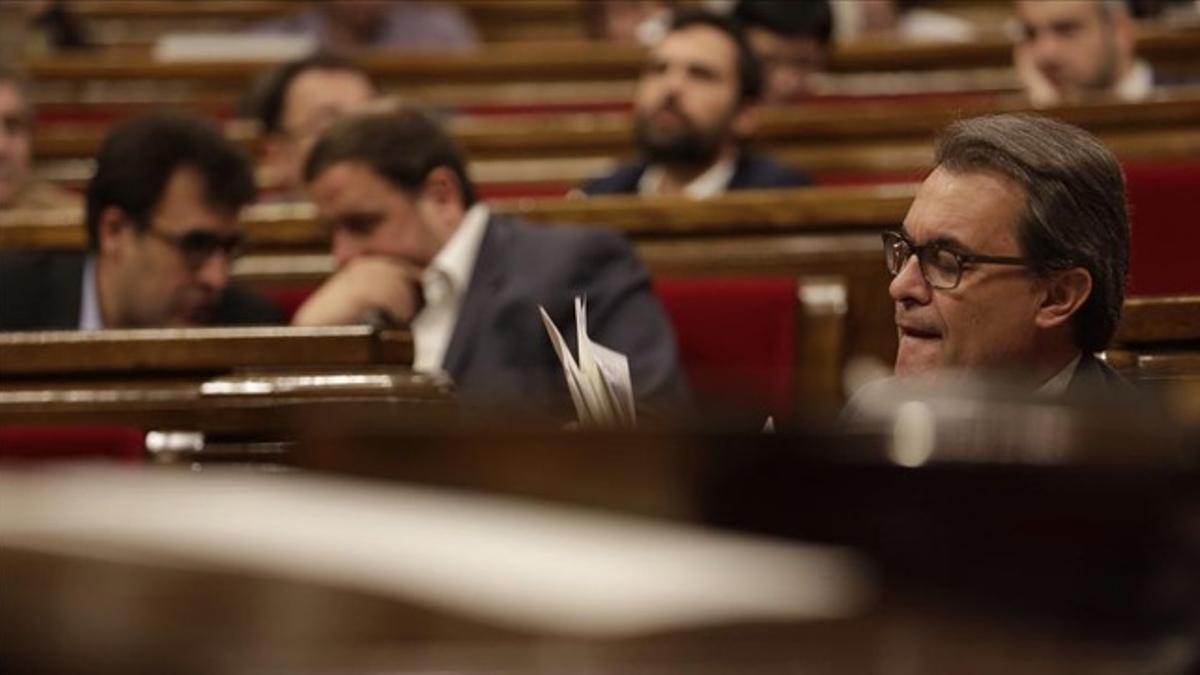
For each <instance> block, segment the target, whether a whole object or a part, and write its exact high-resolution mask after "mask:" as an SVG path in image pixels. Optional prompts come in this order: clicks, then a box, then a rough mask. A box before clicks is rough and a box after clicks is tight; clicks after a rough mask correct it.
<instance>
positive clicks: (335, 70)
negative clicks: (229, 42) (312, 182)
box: [254, 54, 378, 200]
mask: <svg viewBox="0 0 1200 675" xmlns="http://www.w3.org/2000/svg"><path fill="white" fill-rule="evenodd" d="M377 94H378V91H377V89H376V87H375V83H374V82H372V81H371V77H370V75H368V74H367V72H366V71H364V70H363V69H361V68H359V67H358V66H356V65H354V63H353V62H351V61H349V60H346V59H343V58H340V57H338V56H333V55H331V54H317V55H314V56H310V57H308V58H304V59H300V60H298V61H292V62H290V63H287V64H284V65H282V66H280V67H279V68H277V69H275V70H273V71H271V72H270V73H269V74H268V76H267V78H266V80H265V81H264V83H263V87H262V90H261V91H259V92H256V95H255V96H254V98H255V99H256V101H255V103H254V107H255V114H256V117H257V118H258V121H259V125H260V126H261V128H262V135H263V139H262V159H261V168H262V174H263V175H262V182H263V184H264V185H265V187H266V189H268V190H271V191H272V192H273V194H272V197H273V198H276V199H280V200H298V199H301V198H303V196H304V194H303V192H304V176H303V173H304V160H305V158H306V157H307V156H308V152H309V150H311V149H312V146H313V144H314V143H316V141H317V137H318V136H320V135H321V132H322V131H325V129H327V128H328V127H329V125H330V124H332V123H333V121H334V120H335V119H337V118H338V117H339V116H341V115H344V114H346V113H348V112H353V111H355V110H359V109H361V108H363V106H365V105H366V104H367V103H369V102H370V101H371V100H372V99H374V98H375V96H376V95H377Z"/></svg>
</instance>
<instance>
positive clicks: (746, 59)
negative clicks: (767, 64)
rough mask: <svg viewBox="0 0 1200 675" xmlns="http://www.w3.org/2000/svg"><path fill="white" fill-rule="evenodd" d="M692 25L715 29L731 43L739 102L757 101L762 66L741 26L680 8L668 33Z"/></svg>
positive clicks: (712, 14) (711, 15)
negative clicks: (734, 50)
mask: <svg viewBox="0 0 1200 675" xmlns="http://www.w3.org/2000/svg"><path fill="white" fill-rule="evenodd" d="M694 26H708V27H710V28H715V29H716V30H719V31H721V32H722V33H724V34H725V35H726V36H728V37H729V39H730V40H731V41H733V45H734V48H735V49H736V51H737V71H738V100H739V101H740V102H741V103H743V104H746V103H752V102H754V101H757V100H758V99H759V98H760V97H761V96H762V90H763V76H762V64H761V63H759V60H758V57H757V56H755V54H754V50H753V49H751V48H750V41H749V40H747V39H746V32H745V31H744V30H742V26H741V24H739V23H738V22H737V21H735V20H734V19H731V18H730V17H727V16H724V15H721V14H714V13H713V12H708V11H705V10H702V9H691V8H689V9H682V10H680V11H678V12H676V13H675V14H674V15H673V16H672V17H671V25H670V26H668V28H667V34H668V35H669V34H671V33H674V32H676V31H681V30H684V29H687V28H692V27H694Z"/></svg>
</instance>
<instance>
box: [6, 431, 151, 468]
mask: <svg viewBox="0 0 1200 675" xmlns="http://www.w3.org/2000/svg"><path fill="white" fill-rule="evenodd" d="M145 437H146V435H145V434H144V433H142V430H141V429H135V428H133V427H105V426H95V427H91V426H88V427H51V426H0V460H3V461H11V460H17V461H33V462H37V461H48V460H64V459H116V460H123V461H141V460H142V458H143V457H144V455H145V447H146V446H145Z"/></svg>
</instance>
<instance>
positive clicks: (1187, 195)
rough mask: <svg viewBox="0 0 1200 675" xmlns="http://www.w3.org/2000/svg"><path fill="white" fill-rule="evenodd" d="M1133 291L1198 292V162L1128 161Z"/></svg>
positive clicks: (1130, 283) (1151, 292) (1134, 293)
mask: <svg viewBox="0 0 1200 675" xmlns="http://www.w3.org/2000/svg"><path fill="white" fill-rule="evenodd" d="M1125 178H1126V181H1127V186H1126V187H1127V190H1128V193H1129V211H1130V219H1131V221H1132V230H1133V232H1132V235H1133V236H1132V247H1133V251H1132V261H1131V265H1130V274H1129V293H1130V294H1131V295H1173V294H1183V293H1200V162H1153V163H1151V162H1128V163H1126V164H1125Z"/></svg>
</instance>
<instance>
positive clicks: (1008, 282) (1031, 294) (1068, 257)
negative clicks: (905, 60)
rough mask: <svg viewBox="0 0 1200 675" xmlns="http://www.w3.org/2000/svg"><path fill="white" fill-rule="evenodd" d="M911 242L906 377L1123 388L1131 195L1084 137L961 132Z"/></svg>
mask: <svg viewBox="0 0 1200 675" xmlns="http://www.w3.org/2000/svg"><path fill="white" fill-rule="evenodd" d="M935 166H936V168H935V169H934V170H933V172H932V173H930V175H929V177H928V178H926V180H925V182H924V183H923V184H922V185H921V188H920V190H919V191H918V193H917V195H916V198H915V199H914V200H913V204H912V207H911V208H910V209H909V212H908V215H907V216H906V217H905V219H904V224H903V226H902V228H901V229H900V230H899V231H895V232H887V233H885V234H884V235H883V243H884V253H885V260H886V263H887V266H888V270H889V272H891V274H892V275H893V277H894V278H893V279H892V282H891V285H890V287H889V292H890V294H891V296H892V299H893V300H894V301H895V312H896V315H895V319H896V328H897V331H898V334H899V339H900V344H899V350H898V352H897V354H896V366H895V371H896V374H897V375H898V376H901V377H904V376H911V375H928V374H940V373H942V372H945V371H969V372H971V373H973V374H985V375H996V376H1000V377H1002V378H1004V379H1005V380H1007V381H1017V382H1019V383H1022V384H1023V385H1026V386H1028V387H1029V388H1030V389H1032V390H1036V391H1039V392H1041V393H1044V394H1051V395H1056V394H1064V393H1067V392H1068V390H1069V389H1073V388H1074V387H1076V386H1082V385H1083V384H1084V383H1119V382H1121V381H1120V380H1119V378H1118V376H1117V375H1116V374H1115V373H1113V372H1112V371H1111V370H1109V369H1108V368H1107V367H1106V366H1105V365H1104V364H1103V363H1101V362H1100V361H1098V360H1097V359H1096V358H1095V356H1094V353H1096V352H1098V351H1101V350H1103V349H1104V348H1105V347H1106V346H1107V345H1108V343H1109V341H1110V340H1111V338H1112V335H1113V333H1114V331H1115V330H1116V327H1117V322H1118V320H1119V319H1120V315H1121V305H1122V301H1123V299H1124V288H1125V276H1126V273H1127V271H1128V269H1129V217H1128V213H1127V208H1126V204H1125V196H1124V195H1125V184H1124V178H1123V177H1122V174H1121V168H1120V166H1119V164H1118V163H1117V160H1116V158H1115V157H1114V156H1113V154H1112V153H1111V152H1110V151H1109V150H1107V149H1106V148H1105V147H1104V146H1103V145H1101V144H1100V142H1099V141H1097V140H1096V139H1095V138H1094V137H1092V136H1091V135H1090V134H1088V133H1087V132H1084V131H1082V130H1080V129H1077V128H1075V127H1071V126H1068V125H1066V124H1062V123H1060V122H1056V121H1053V120H1050V119H1048V118H1043V117H1038V116H1035V115H1026V114H1011V115H995V116H990V117H981V118H976V119H970V120H963V121H960V122H957V123H955V124H953V125H951V126H950V127H949V128H948V129H947V131H946V132H945V133H944V134H943V136H942V137H941V138H940V139H939V141H938V144H937V150H936V158H935Z"/></svg>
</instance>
